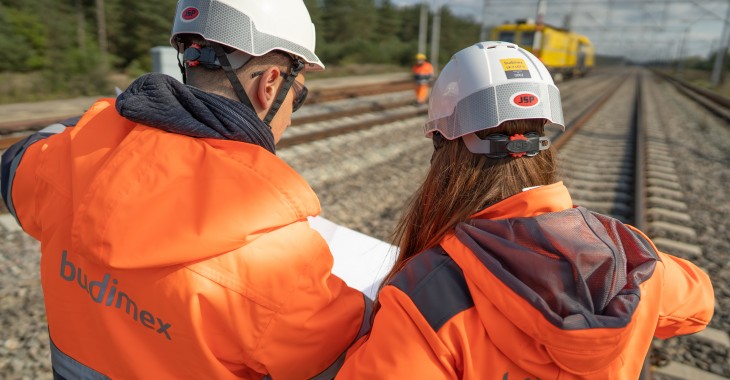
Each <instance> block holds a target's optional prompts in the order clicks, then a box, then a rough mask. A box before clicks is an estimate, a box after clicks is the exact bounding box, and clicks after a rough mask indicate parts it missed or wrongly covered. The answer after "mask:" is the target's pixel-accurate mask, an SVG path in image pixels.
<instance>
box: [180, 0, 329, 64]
mask: <svg viewBox="0 0 730 380" xmlns="http://www.w3.org/2000/svg"><path fill="white" fill-rule="evenodd" d="M181 34H197V35H199V36H201V37H202V38H203V39H205V40H207V41H212V42H217V43H220V44H223V45H226V46H229V47H231V48H234V49H237V50H239V51H242V52H244V53H247V54H250V55H253V56H261V55H264V54H266V53H268V52H270V51H272V50H281V51H285V52H288V53H290V54H293V55H295V56H297V57H300V58H301V59H302V61H304V63H305V64H306V67H305V70H310V71H319V70H324V65H323V64H322V62H321V61H320V60H319V58H318V57H317V55H316V54H315V53H314V46H315V42H316V36H315V30H314V24H313V23H312V19H311V18H310V16H309V12H308V11H307V7H306V6H305V5H304V2H303V1H302V0H276V1H260V0H179V1H178V3H177V14H176V16H175V23H174V25H173V27H172V38H171V43H172V45H173V47H175V48H177V49H178V51H179V52H180V53H182V52H183V51H184V50H185V47H184V46H182V44H181V43H180V41H178V40H177V36H178V35H181ZM234 66H238V65H234Z"/></svg>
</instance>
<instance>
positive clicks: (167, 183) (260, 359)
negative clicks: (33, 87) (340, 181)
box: [0, 0, 369, 379]
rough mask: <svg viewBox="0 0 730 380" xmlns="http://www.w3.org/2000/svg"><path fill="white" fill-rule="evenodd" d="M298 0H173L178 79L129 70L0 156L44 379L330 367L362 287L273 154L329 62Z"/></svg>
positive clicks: (214, 375) (353, 325)
mask: <svg viewBox="0 0 730 380" xmlns="http://www.w3.org/2000/svg"><path fill="white" fill-rule="evenodd" d="M314 42H315V30H314V25H313V24H312V22H311V19H310V16H309V13H308V12H307V9H306V7H305V5H304V3H303V2H302V0H278V1H255V0H181V1H179V2H178V7H177V12H176V16H175V23H174V27H173V33H172V44H173V46H175V47H177V48H178V50H179V52H180V54H181V55H182V62H181V66H182V68H183V70H184V74H185V76H186V78H187V84H188V85H184V84H182V83H179V82H177V81H175V80H174V79H172V78H171V77H168V76H165V75H162V74H148V75H145V76H142V77H141V78H139V79H137V80H136V81H135V82H134V83H132V85H130V86H129V88H128V89H127V90H126V91H125V92H124V93H122V94H121V95H120V96H119V97H118V98H117V99H102V100H99V101H98V102H97V103H95V104H94V105H93V106H92V107H91V108H90V109H89V111H87V113H86V114H84V115H83V117H82V118H81V119H80V120H78V122H76V123H71V124H75V126H73V127H66V126H64V125H60V124H59V125H55V126H52V127H50V128H48V129H46V130H44V131H41V132H40V133H38V134H36V135H34V136H32V137H30V138H28V139H26V140H24V141H22V142H20V143H18V144H16V145H15V146H14V147H13V148H11V149H10V150H8V152H6V154H4V155H3V162H2V186H1V187H0V189H1V190H2V195H3V198H4V200H5V202H6V204H7V205H8V209H9V210H11V213H12V214H13V215H14V216H15V217H16V218H17V220H18V222H19V223H20V225H21V226H22V227H23V229H24V230H25V231H26V232H28V233H29V234H30V235H32V236H34V237H36V238H37V239H39V240H40V241H41V251H42V256H41V267H42V271H41V272H42V273H41V276H42V282H43V289H44V296H45V301H46V311H47V318H48V325H49V332H50V338H51V353H52V363H53V373H54V378H55V379H77V378H85V379H106V378H118V379H140V378H147V379H240V378H243V379H262V378H268V377H271V378H274V379H307V378H312V377H323V378H332V376H333V375H334V373H335V372H336V370H337V369H338V368H339V365H340V363H341V360H342V359H343V357H344V355H343V352H344V351H345V349H346V348H347V347H348V346H349V345H350V344H351V343H352V342H353V341H354V340H355V339H356V338H357V337H358V336H359V335H360V333H361V332H363V331H365V329H366V328H367V324H366V323H365V321H366V320H367V319H368V318H369V316H368V313H367V309H368V308H369V306H368V300H367V299H366V298H365V297H364V296H363V295H362V294H361V293H360V292H359V291H356V290H354V289H352V288H349V287H348V286H347V285H345V283H344V282H343V281H342V280H341V279H339V278H337V277H335V276H334V275H332V274H331V269H332V264H333V258H332V255H331V253H330V251H329V248H328V246H327V243H326V242H325V240H324V239H323V238H322V237H321V236H320V235H319V234H318V233H317V232H316V231H314V230H313V229H312V228H310V226H309V223H308V222H307V218H308V217H311V216H315V215H317V214H318V213H319V212H320V205H319V201H318V199H317V197H316V195H315V194H314V192H313V191H312V189H311V188H310V187H309V186H308V185H307V183H306V182H305V181H304V179H303V178H302V177H300V176H299V175H298V174H297V173H296V172H295V171H294V170H293V169H292V168H290V167H289V166H287V165H286V164H285V163H284V162H283V161H281V160H280V159H279V158H277V157H276V155H275V144H276V142H277V141H278V140H279V138H280V137H281V135H282V133H283V132H284V130H285V129H286V128H287V127H288V126H289V124H290V123H291V113H292V112H294V111H296V109H297V108H298V107H299V106H301V104H302V103H303V102H304V99H305V97H306V93H307V92H306V87H304V75H305V73H306V72H307V71H310V70H322V69H324V66H323V65H322V63H321V62H320V60H319V59H318V58H317V56H316V55H315V53H314Z"/></svg>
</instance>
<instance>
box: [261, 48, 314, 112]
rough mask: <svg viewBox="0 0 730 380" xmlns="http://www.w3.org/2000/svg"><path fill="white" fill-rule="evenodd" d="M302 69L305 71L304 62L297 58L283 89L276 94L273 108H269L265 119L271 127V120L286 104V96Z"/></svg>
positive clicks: (286, 77)
mask: <svg viewBox="0 0 730 380" xmlns="http://www.w3.org/2000/svg"><path fill="white" fill-rule="evenodd" d="M302 69H304V62H302V60H301V59H299V58H295V59H294V62H293V63H292V67H291V69H290V70H289V75H286V76H285V78H284V83H282V85H281V88H279V93H278V94H276V99H275V100H274V104H272V105H271V108H269V113H267V114H266V117H265V118H264V123H266V125H269V126H271V125H270V124H269V123H271V120H272V119H273V118H274V116H276V113H277V112H279V108H280V107H281V103H282V102H284V99H285V98H286V94H287V93H288V92H289V89H290V88H291V85H292V83H294V80H295V79H296V77H297V75H299V73H300V72H301V71H302Z"/></svg>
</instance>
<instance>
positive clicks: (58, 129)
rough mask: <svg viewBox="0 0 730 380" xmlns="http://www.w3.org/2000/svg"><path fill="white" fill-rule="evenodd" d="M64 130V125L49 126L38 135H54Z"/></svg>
mask: <svg viewBox="0 0 730 380" xmlns="http://www.w3.org/2000/svg"><path fill="white" fill-rule="evenodd" d="M65 130H66V125H64V124H61V123H56V124H51V125H49V126H47V127H45V128H43V129H41V130H40V131H38V133H46V134H49V135H56V134H59V133H61V132H63V131H65Z"/></svg>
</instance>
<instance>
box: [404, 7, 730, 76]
mask: <svg viewBox="0 0 730 380" xmlns="http://www.w3.org/2000/svg"><path fill="white" fill-rule="evenodd" d="M391 1H392V2H393V3H394V4H396V5H412V4H415V3H422V2H423V1H422V0H391ZM545 1H546V2H547V13H546V14H545V22H546V23H548V24H551V25H555V26H564V22H565V18H566V15H572V17H571V18H572V25H573V28H572V29H573V30H574V31H576V32H578V33H581V34H584V35H586V36H588V38H590V39H591V41H593V44H594V45H595V48H596V52H597V53H598V54H601V55H620V56H624V57H627V58H629V59H632V60H635V61H640V62H642V61H648V60H654V59H676V58H677V57H679V56H680V55H681V56H683V57H687V56H693V55H694V56H701V57H707V56H708V54H709V52H710V51H712V50H716V49H717V48H718V46H720V44H721V36H722V34H723V29H724V26H725V17H726V14H727V10H728V6H730V0H545ZM426 2H427V3H428V4H429V5H430V6H431V9H435V8H436V7H438V6H447V7H449V8H450V10H451V11H452V12H453V13H455V14H458V15H462V16H467V17H472V18H473V19H474V20H475V21H477V22H480V23H481V22H484V21H486V24H487V25H490V26H494V25H498V24H501V23H504V22H505V21H514V20H515V19H525V18H530V19H533V20H534V19H535V18H536V15H537V3H538V1H537V0H426ZM485 5H486V6H485ZM683 41H684V42H683Z"/></svg>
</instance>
